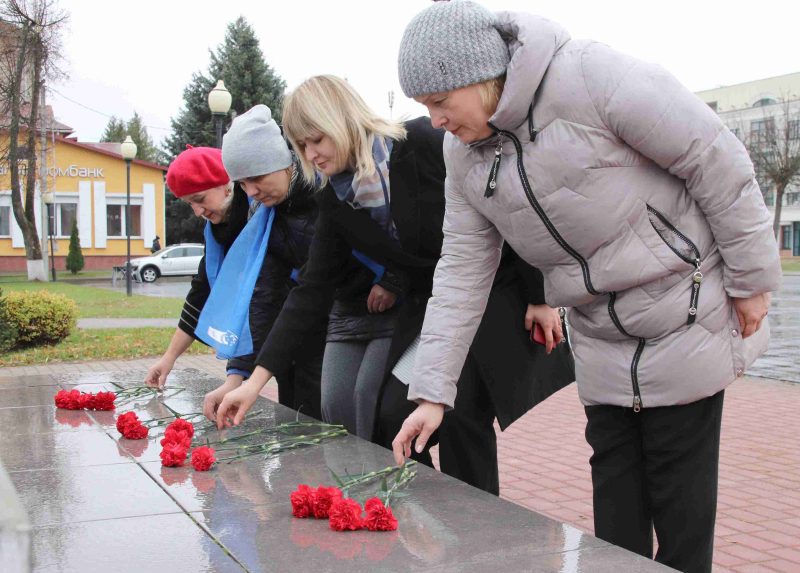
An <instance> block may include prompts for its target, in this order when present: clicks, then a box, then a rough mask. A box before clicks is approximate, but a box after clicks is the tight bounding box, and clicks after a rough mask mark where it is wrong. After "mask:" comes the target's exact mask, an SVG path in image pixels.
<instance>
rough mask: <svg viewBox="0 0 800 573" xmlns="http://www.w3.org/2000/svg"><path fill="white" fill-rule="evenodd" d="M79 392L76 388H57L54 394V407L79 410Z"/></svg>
mask: <svg viewBox="0 0 800 573" xmlns="http://www.w3.org/2000/svg"><path fill="white" fill-rule="evenodd" d="M80 399H81V393H80V392H79V391H78V390H69V391H67V390H59V391H58V393H56V396H55V402H56V407H58V408H64V409H66V410H80V409H81V406H80Z"/></svg>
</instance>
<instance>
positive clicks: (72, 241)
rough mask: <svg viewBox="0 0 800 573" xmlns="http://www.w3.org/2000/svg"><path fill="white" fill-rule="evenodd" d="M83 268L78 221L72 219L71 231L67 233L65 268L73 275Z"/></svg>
mask: <svg viewBox="0 0 800 573" xmlns="http://www.w3.org/2000/svg"><path fill="white" fill-rule="evenodd" d="M81 269H83V252H82V251H81V242H80V239H79V238H78V221H77V220H75V219H73V220H72V232H71V233H70V234H69V253H67V270H68V271H70V272H71V273H72V274H73V275H77V274H78V271H80V270H81Z"/></svg>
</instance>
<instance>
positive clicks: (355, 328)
mask: <svg viewBox="0 0 800 573" xmlns="http://www.w3.org/2000/svg"><path fill="white" fill-rule="evenodd" d="M284 128H285V131H286V134H287V136H288V138H289V140H290V141H291V143H292V145H293V147H294V149H295V150H296V151H297V153H298V155H299V157H300V163H301V166H302V170H303V174H304V176H305V177H306V179H307V180H308V181H314V182H316V183H317V186H318V187H319V188H320V190H319V191H318V195H317V199H318V203H319V205H320V214H319V218H318V219H317V223H316V231H315V234H314V239H313V243H312V245H311V250H310V255H309V260H308V263H307V265H306V266H305V267H304V268H303V270H302V272H301V274H300V277H299V279H298V280H299V286H298V287H297V288H295V289H294V290H293V291H292V293H291V294H290V296H289V299H288V300H287V302H286V304H285V305H284V308H283V310H282V312H281V315H280V316H279V317H278V319H277V321H276V323H275V326H274V328H273V329H272V332H271V333H270V335H269V337H268V338H267V340H266V342H265V343H264V345H263V347H262V348H261V352H260V353H259V355H258V358H257V361H256V362H257V364H258V365H259V366H258V367H257V368H256V369H255V371H254V372H253V375H252V377H251V379H250V382H249V383H248V384H247V385H244V386H242V387H240V388H238V389H237V390H235V391H233V392H230V393H228V394H227V395H226V396H225V397H224V399H222V401H221V404H220V405H219V407H218V408H217V423H218V425H219V426H225V425H228V424H229V423H230V421H231V419H232V421H233V424H238V423H240V422H241V421H242V419H243V417H244V415H245V413H246V412H247V410H248V409H249V408H250V407H251V406H252V404H253V402H254V401H255V399H256V397H257V396H258V392H259V390H260V389H261V387H263V384H264V383H266V381H267V380H268V379H269V377H270V374H271V373H272V372H274V371H275V370H276V369H280V368H282V367H283V363H284V362H285V361H286V360H289V359H290V358H291V356H292V355H293V354H294V353H295V352H296V351H297V349H299V348H301V347H302V345H303V341H304V338H305V336H306V334H305V333H306V332H307V330H308V329H309V328H311V326H312V325H314V324H317V323H319V322H320V321H324V320H325V318H326V317H328V315H329V314H330V317H329V326H328V342H327V346H326V349H325V356H324V360H323V368H322V412H323V418H324V419H325V420H326V421H329V422H335V423H343V424H344V425H345V426H346V427H347V428H348V430H350V431H351V432H353V433H355V434H357V435H359V436H360V437H362V438H365V439H375V440H376V441H378V442H379V443H382V444H384V445H386V446H388V445H389V443H390V440H391V437H392V436H393V435H394V433H395V432H396V431H397V429H398V428H399V424H400V422H401V421H402V420H403V419H404V417H405V415H406V414H408V413H409V412H410V411H411V409H413V407H414V404H412V403H409V402H407V400H406V398H405V393H406V391H407V385H408V383H409V382H410V379H409V376H408V369H407V364H408V363H409V362H411V361H413V353H414V349H415V348H416V345H415V341H416V339H417V337H418V335H419V331H420V326H421V324H422V318H423V316H424V313H425V306H426V304H427V300H428V298H429V297H430V295H431V284H432V277H433V270H434V267H435V265H436V262H437V261H438V259H439V254H440V251H441V245H442V219H443V217H444V177H445V171H444V159H443V156H442V139H443V135H444V133H443V131H441V130H437V129H434V128H433V127H432V126H431V123H430V120H429V119H428V118H427V117H421V118H417V119H414V120H411V121H407V122H404V123H402V124H401V123H397V122H391V121H387V120H385V119H383V118H380V117H379V116H378V115H377V114H375V113H374V112H373V111H372V110H371V109H370V108H369V107H368V106H367V105H366V104H365V103H364V101H363V100H362V99H361V97H360V96H359V95H358V94H357V93H356V92H355V90H353V88H352V87H351V86H350V85H349V84H348V83H347V82H346V81H344V80H342V79H340V78H336V77H334V76H317V77H313V78H310V79H308V80H306V81H305V82H303V83H302V84H301V85H300V86H299V87H297V89H295V90H294V91H293V92H292V93H290V94H289V95H288V96H287V97H286V100H285V102H284ZM351 252H354V253H355V254H356V256H357V257H360V258H362V259H364V260H365V262H366V264H369V265H371V266H372V267H373V268H375V269H376V275H375V278H374V279H373V280H372V281H370V284H367V285H362V284H360V283H356V286H360V289H359V290H355V289H354V288H353V285H352V284H350V283H349V279H348V277H347V276H345V274H344V273H343V272H342V269H343V268H344V265H343V262H344V261H345V260H346V257H347V256H349V255H350V253H351ZM505 260H506V261H507V264H506V265H505V267H504V271H503V272H501V273H498V280H499V281H500V282H501V283H502V285H503V287H502V288H503V289H507V288H514V289H517V290H520V291H521V289H522V286H521V284H522V283H523V282H524V281H523V279H522V277H523V275H525V276H527V278H528V279H529V280H528V281H527V282H528V284H530V285H531V286H530V289H529V290H528V293H529V294H530V297H529V298H525V299H524V300H523V297H522V295H520V296H519V297H518V298H519V301H520V303H519V305H517V307H515V308H517V311H515V312H514V320H513V322H515V323H516V324H504V325H502V326H500V327H499V328H497V329H496V330H502V331H504V334H508V335H509V336H513V337H515V338H516V339H517V340H519V339H520V338H521V339H522V340H523V344H524V350H523V351H522V353H521V354H520V360H521V362H523V365H522V367H521V368H520V369H518V371H517V372H512V373H508V372H506V371H505V370H504V368H503V366H502V365H497V366H498V367H497V368H494V367H493V365H491V364H478V363H477V359H476V360H475V364H473V365H471V367H470V368H465V375H464V380H462V384H463V387H464V388H472V389H473V392H472V393H465V394H464V397H463V400H462V401H463V403H460V408H459V414H458V417H455V418H452V419H448V420H447V422H446V424H445V426H443V428H442V433H441V434H440V438H441V449H440V451H441V460H442V471H444V472H446V473H449V474H451V475H454V476H455V477H458V478H460V479H463V480H464V481H467V482H468V483H471V484H473V485H476V486H477V487H481V488H483V489H485V490H488V491H492V492H493V493H497V491H498V487H499V486H498V480H497V450H496V442H495V434H494V429H493V426H492V424H493V422H494V419H495V415H496V412H495V406H494V405H495V404H499V405H500V411H499V412H498V413H497V416H498V417H499V418H500V419H501V424H503V425H506V424H507V423H510V421H513V419H514V418H515V417H516V416H518V415H520V414H521V413H524V411H523V412H520V409H521V404H522V403H525V402H526V400H527V399H528V398H531V395H526V396H525V397H524V399H522V400H519V398H520V394H519V391H518V390H519V387H524V388H525V389H526V391H527V389H528V388H530V387H536V388H539V389H541V388H542V387H543V386H544V384H536V383H535V382H536V380H535V377H534V378H531V377H528V376H520V374H521V373H526V372H528V371H529V370H530V367H531V366H532V365H534V363H535V362H536V361H535V360H534V358H533V356H539V355H541V356H545V349H544V347H540V348H541V349H537V348H534V347H535V345H534V344H532V343H531V342H530V340H529V339H528V338H527V335H526V334H525V330H524V329H523V321H524V318H523V317H524V316H525V314H526V310H529V311H530V315H531V320H533V319H534V318H535V320H536V321H537V322H539V323H541V325H542V326H543V327H544V330H545V332H546V336H547V337H548V341H549V343H548V348H547V350H552V348H553V347H555V343H556V342H558V340H559V339H560V337H561V328H562V327H561V323H560V320H559V316H558V313H557V312H556V311H555V310H553V309H550V308H549V307H547V306H545V305H542V304H541V300H542V299H543V294H542V292H541V275H539V274H538V273H537V271H536V270H535V269H533V268H532V267H527V269H526V270H519V266H518V262H519V261H518V259H517V257H516V256H515V255H514V254H513V252H511V251H507V252H506V256H505ZM512 277H513V278H512ZM517 279H519V280H517ZM491 282H492V280H491V279H490V283H491ZM373 283H374V284H373ZM509 285H512V286H509ZM345 291H346V292H349V293H350V296H344V295H343V292H345ZM506 292H507V291H506V290H503V293H506ZM526 296H527V295H526ZM500 299H501V300H502V301H503V302H504V303H505V302H507V301H508V300H510V299H509V298H508V297H507V296H506V295H505V294H503V295H501V296H500ZM528 302H535V303H538V304H537V306H532V307H530V308H529V307H528ZM507 322H510V321H507ZM494 334H495V336H493V335H492V333H491V332H487V340H489V339H492V340H493V342H494V341H495V340H497V339H498V336H497V333H494ZM502 334H503V333H501V335H500V336H499V339H502ZM529 352H530V353H533V354H528V353H529ZM492 354H493V353H492V352H486V351H485V352H484V353H483V355H484V356H485V355H492ZM409 357H411V358H409ZM546 359H547V360H549V363H551V364H552V365H554V368H553V369H552V371H553V372H559V373H561V374H563V375H562V376H560V377H559V376H547V377H546V379H547V381H548V382H549V381H552V380H560V381H562V382H561V385H563V384H565V383H567V382H569V381H571V380H572V376H571V365H570V364H569V355H568V350H566V348H565V346H563V345H562V346H560V347H559V349H558V351H557V352H554V353H552V355H551V356H549V357H546ZM538 364H541V362H539V363H538ZM495 371H496V372H498V373H500V378H502V379H501V380H499V381H496V383H495V381H493V380H492V379H491V378H490V377H485V376H481V372H489V373H493V372H495ZM504 374H508V375H507V376H506V375H504ZM504 387H505V388H506V390H504ZM508 388H511V389H510V390H509V389H508ZM550 391H552V390H550ZM543 393H544V394H547V391H544V392H543ZM537 397H538V399H542V397H541V395H537ZM531 399H532V398H531ZM509 403H512V406H510V407H509V408H507V409H505V408H503V406H504V405H506V404H509ZM531 405H532V404H531ZM528 407H530V406H528ZM448 430H449V432H448ZM419 457H420V459H422V461H425V462H426V463H429V464H430V456H429V454H428V453H427V451H426V452H421V453H420V456H419Z"/></svg>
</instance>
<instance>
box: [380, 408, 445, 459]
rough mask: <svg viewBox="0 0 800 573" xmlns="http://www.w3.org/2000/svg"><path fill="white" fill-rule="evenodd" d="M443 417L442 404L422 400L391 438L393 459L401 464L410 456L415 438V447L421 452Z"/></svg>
mask: <svg viewBox="0 0 800 573" xmlns="http://www.w3.org/2000/svg"><path fill="white" fill-rule="evenodd" d="M443 417H444V404H436V403H434V402H428V401H425V400H423V401H422V402H420V405H419V406H417V409H416V410H414V411H413V412H411V414H410V415H409V416H408V418H406V419H405V421H404V422H403V425H402V427H401V428H400V431H399V432H397V436H395V438H394V440H392V451H393V452H394V461H395V462H397V465H398V466H402V465H403V463H404V462H405V458H408V457H411V442H412V441H413V440H414V438H417V444H416V447H415V449H416V450H417V453H421V452H422V450H424V449H425V444H426V443H428V439H430V437H431V435H432V434H433V433H434V432H435V431H436V429H437V428H438V427H439V426H440V425H441V423H442V418H443Z"/></svg>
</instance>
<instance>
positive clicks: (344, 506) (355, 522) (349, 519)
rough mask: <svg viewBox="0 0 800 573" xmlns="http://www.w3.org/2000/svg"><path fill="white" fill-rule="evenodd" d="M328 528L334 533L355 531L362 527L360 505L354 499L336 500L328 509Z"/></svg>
mask: <svg viewBox="0 0 800 573" xmlns="http://www.w3.org/2000/svg"><path fill="white" fill-rule="evenodd" d="M329 523H330V527H331V529H333V530H334V531H348V530H350V531H356V530H358V529H361V528H362V527H363V526H364V523H363V521H362V519H361V505H360V504H359V503H358V502H357V501H356V500H354V499H337V500H335V501H334V502H333V504H332V505H331V509H330V522H329Z"/></svg>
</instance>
